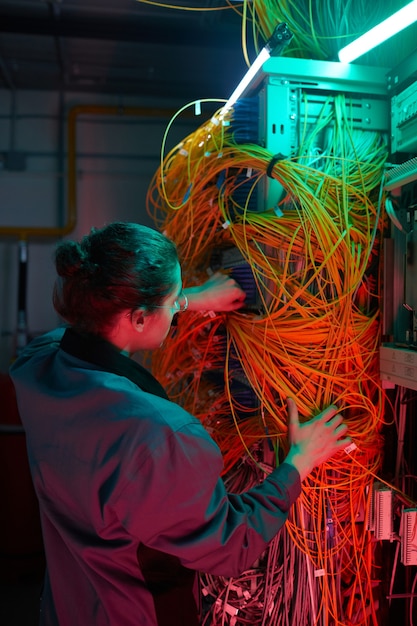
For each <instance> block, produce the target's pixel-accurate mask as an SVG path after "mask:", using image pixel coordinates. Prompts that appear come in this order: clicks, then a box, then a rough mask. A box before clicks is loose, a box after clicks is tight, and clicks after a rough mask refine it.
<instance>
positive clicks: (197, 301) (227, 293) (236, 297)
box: [184, 272, 246, 312]
mask: <svg viewBox="0 0 417 626" xmlns="http://www.w3.org/2000/svg"><path fill="white" fill-rule="evenodd" d="M184 293H185V294H186V296H187V298H188V303H189V306H188V308H189V309H190V310H191V311H218V312H221V311H224V312H227V311H235V310H236V309H239V308H240V307H241V306H242V304H243V302H244V300H245V297H246V294H245V292H244V291H243V290H242V289H241V288H240V287H239V285H238V284H237V282H236V281H235V280H234V279H233V278H230V276H227V275H226V274H222V273H221V272H216V273H215V274H213V276H211V277H210V278H209V279H208V280H207V281H206V282H205V283H203V284H202V285H200V286H199V287H191V288H188V289H184Z"/></svg>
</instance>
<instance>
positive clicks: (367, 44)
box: [339, 0, 417, 63]
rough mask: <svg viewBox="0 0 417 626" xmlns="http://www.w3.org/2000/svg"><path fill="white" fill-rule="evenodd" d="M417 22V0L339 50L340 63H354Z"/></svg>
mask: <svg viewBox="0 0 417 626" xmlns="http://www.w3.org/2000/svg"><path fill="white" fill-rule="evenodd" d="M415 21H417V0H413V2H410V3H409V4H407V5H406V6H405V7H403V8H402V9H400V10H399V11H397V12H396V13H393V15H391V17H388V18H387V19H386V20H384V21H383V22H381V23H380V24H378V25H377V26H374V28H371V30H369V31H368V32H367V33H365V34H364V35H362V36H361V37H358V39H355V41H352V42H351V43H350V44H348V45H347V46H345V47H344V48H342V49H341V50H339V61H341V62H342V63H350V62H351V61H354V60H355V59H357V58H358V57H361V56H362V55H363V54H365V53H366V52H369V50H372V48H375V47H376V46H378V45H379V44H380V43H382V42H383V41H386V40H387V39H389V38H390V37H392V36H393V35H396V34H397V33H399V32H400V31H401V30H403V29H404V28H407V26H410V24H412V23H413V22H415Z"/></svg>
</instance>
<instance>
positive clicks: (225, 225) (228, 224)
mask: <svg viewBox="0 0 417 626" xmlns="http://www.w3.org/2000/svg"><path fill="white" fill-rule="evenodd" d="M229 226H230V222H229V220H226V221H225V222H223V224H222V228H224V229H225V230H226V228H229Z"/></svg>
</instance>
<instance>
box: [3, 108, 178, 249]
mask: <svg viewBox="0 0 417 626" xmlns="http://www.w3.org/2000/svg"><path fill="white" fill-rule="evenodd" d="M175 113H176V110H174V109H163V108H151V107H149V108H148V107H123V106H100V105H76V106H74V107H72V108H71V109H70V110H69V113H68V118H67V210H66V221H65V223H64V224H63V225H62V226H56V227H37V226H0V237H18V238H19V239H20V240H23V241H25V240H27V239H29V238H42V237H47V238H59V237H64V236H65V235H68V234H70V233H71V232H72V231H73V230H74V228H75V226H76V224H77V169H76V162H77V120H78V118H79V117H80V116H81V115H119V116H120V115H124V116H137V117H155V118H166V119H170V118H171V117H172V115H174V114H175Z"/></svg>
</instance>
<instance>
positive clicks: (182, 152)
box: [178, 148, 188, 156]
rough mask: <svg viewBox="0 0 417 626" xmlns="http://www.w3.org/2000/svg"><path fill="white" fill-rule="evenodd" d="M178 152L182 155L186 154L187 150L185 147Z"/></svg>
mask: <svg viewBox="0 0 417 626" xmlns="http://www.w3.org/2000/svg"><path fill="white" fill-rule="evenodd" d="M178 153H179V154H181V155H182V156H188V150H186V149H185V148H181V149H180V150H179V151H178Z"/></svg>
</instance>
